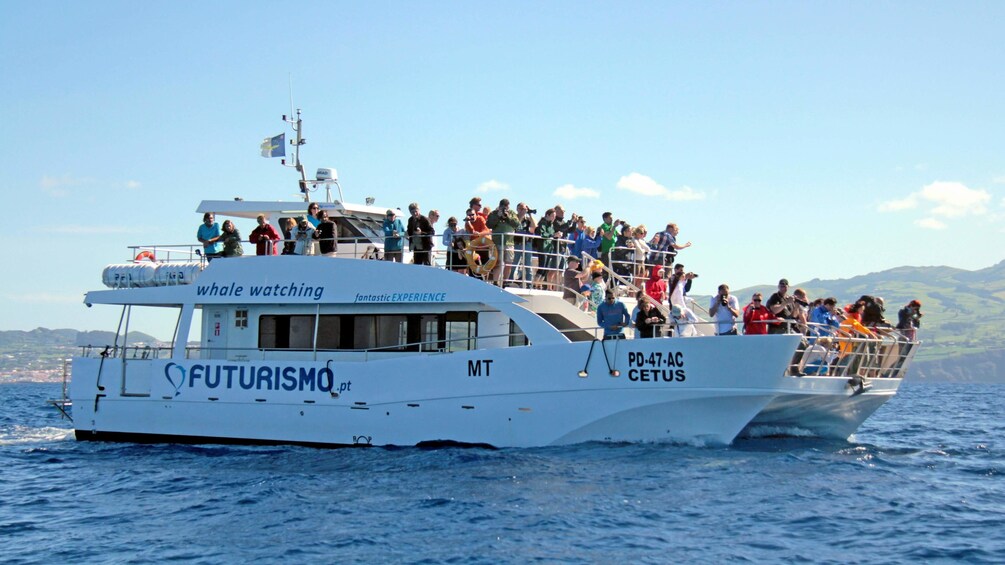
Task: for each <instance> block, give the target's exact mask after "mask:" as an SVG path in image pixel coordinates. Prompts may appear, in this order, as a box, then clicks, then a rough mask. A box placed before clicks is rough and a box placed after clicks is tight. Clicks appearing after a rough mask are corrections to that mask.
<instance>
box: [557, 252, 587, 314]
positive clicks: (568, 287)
mask: <svg viewBox="0 0 1005 565" xmlns="http://www.w3.org/2000/svg"><path fill="white" fill-rule="evenodd" d="M579 263H580V261H579V257H569V259H568V264H567V266H566V268H565V271H564V272H563V273H562V300H565V301H566V302H568V303H569V304H572V305H573V306H576V303H577V302H578V298H579V297H578V296H577V295H576V291H578V290H579V289H580V288H582V286H583V285H584V284H586V279H588V278H589V276H590V275H589V271H581V270H579Z"/></svg>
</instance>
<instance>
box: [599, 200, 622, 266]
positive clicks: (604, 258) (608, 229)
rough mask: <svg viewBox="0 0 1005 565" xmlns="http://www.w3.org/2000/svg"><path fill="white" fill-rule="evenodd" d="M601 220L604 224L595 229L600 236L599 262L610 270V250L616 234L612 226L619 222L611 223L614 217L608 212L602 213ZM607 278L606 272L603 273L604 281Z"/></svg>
mask: <svg viewBox="0 0 1005 565" xmlns="http://www.w3.org/2000/svg"><path fill="white" fill-rule="evenodd" d="M602 218H603V219H604V223H602V224H600V227H599V228H597V234H598V235H599V236H600V261H601V262H603V264H604V265H606V266H607V267H608V268H610V267H611V249H614V240H615V238H616V237H617V234H615V233H614V226H615V225H616V224H618V223H619V222H615V221H613V220H614V215H613V214H611V213H610V212H604V215H603V216H602ZM608 277H609V275H608V274H607V271H604V280H607V279H608Z"/></svg>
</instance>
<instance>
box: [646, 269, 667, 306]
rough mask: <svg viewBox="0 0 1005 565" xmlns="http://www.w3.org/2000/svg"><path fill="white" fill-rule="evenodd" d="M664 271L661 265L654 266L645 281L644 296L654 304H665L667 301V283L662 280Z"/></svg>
mask: <svg viewBox="0 0 1005 565" xmlns="http://www.w3.org/2000/svg"><path fill="white" fill-rule="evenodd" d="M665 272H666V270H665V269H664V268H663V267H662V266H661V265H654V266H653V268H652V271H650V272H649V280H648V281H646V294H647V295H649V298H652V299H653V302H654V303H656V304H665V303H666V299H667V282H666V281H665V280H664V279H663V274H664V273H665Z"/></svg>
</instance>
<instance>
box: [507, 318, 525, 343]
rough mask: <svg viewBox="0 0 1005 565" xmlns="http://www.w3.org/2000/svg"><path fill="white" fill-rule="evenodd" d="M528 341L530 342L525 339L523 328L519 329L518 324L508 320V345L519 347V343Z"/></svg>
mask: <svg viewBox="0 0 1005 565" xmlns="http://www.w3.org/2000/svg"><path fill="white" fill-rule="evenodd" d="M528 343H530V341H529V340H528V339H527V336H526V335H524V333H523V330H521V329H520V326H518V325H516V322H514V321H513V320H510V321H509V346H510V347H519V346H521V345H527V344H528Z"/></svg>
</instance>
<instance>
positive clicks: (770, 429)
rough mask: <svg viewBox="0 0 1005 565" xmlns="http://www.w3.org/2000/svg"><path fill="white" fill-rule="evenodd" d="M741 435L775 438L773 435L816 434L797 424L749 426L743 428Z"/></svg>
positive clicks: (797, 435) (808, 435)
mask: <svg viewBox="0 0 1005 565" xmlns="http://www.w3.org/2000/svg"><path fill="white" fill-rule="evenodd" d="M743 437H747V438H775V437H817V434H816V433H814V432H812V431H810V430H807V429H804V428H800V427H797V426H751V427H749V428H747V429H745V430H743Z"/></svg>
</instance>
